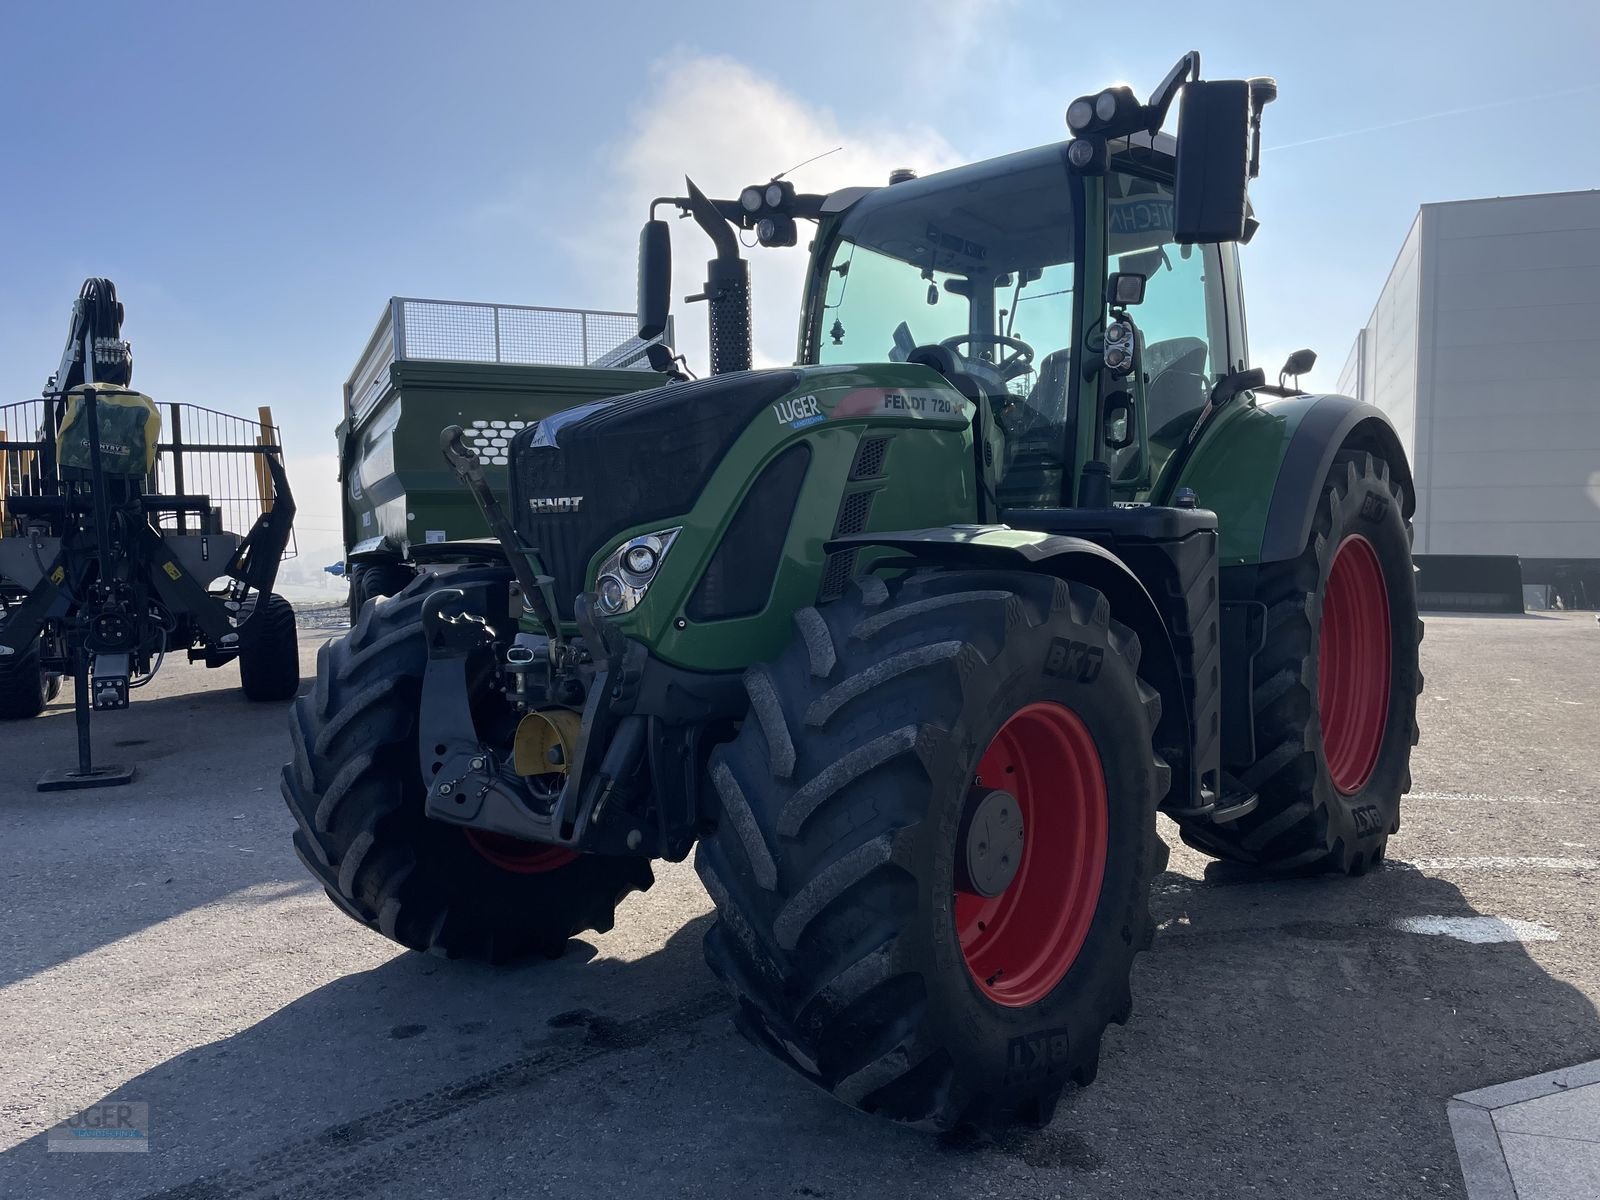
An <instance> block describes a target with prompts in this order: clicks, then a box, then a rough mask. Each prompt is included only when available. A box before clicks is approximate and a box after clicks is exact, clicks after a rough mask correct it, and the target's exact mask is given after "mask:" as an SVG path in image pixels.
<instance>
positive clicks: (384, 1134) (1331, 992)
mask: <svg viewBox="0 0 1600 1200" xmlns="http://www.w3.org/2000/svg"><path fill="white" fill-rule="evenodd" d="M648 902H650V898H635V899H634V901H630V904H629V906H624V909H622V912H621V914H619V920H621V922H626V920H627V917H629V907H632V906H634V904H648ZM1154 907H1155V915H1157V922H1158V923H1160V926H1162V931H1160V933H1158V936H1157V942H1155V947H1154V950H1152V952H1150V954H1147V955H1144V957H1142V958H1141V960H1139V965H1138V968H1136V978H1134V992H1136V997H1138V1005H1136V1013H1134V1018H1133V1021H1131V1022H1130V1024H1128V1026H1126V1027H1125V1029H1114V1030H1112V1032H1110V1035H1109V1037H1107V1042H1106V1051H1104V1058H1102V1066H1101V1078H1099V1082H1098V1083H1096V1085H1094V1086H1093V1088H1090V1090H1082V1091H1069V1094H1067V1096H1066V1099H1064V1102H1062V1107H1061V1110H1059V1112H1058V1117H1056V1120H1054V1123H1053V1125H1051V1126H1050V1128H1046V1130H1043V1131H1037V1133H1013V1134H1005V1136H1002V1138H998V1139H994V1138H987V1136H957V1138H944V1139H933V1138H928V1136H925V1134H917V1133H910V1131H904V1130H899V1128H893V1126H888V1125H883V1123H878V1122H875V1120H870V1118H864V1117H859V1115H856V1114H853V1112H850V1110H846V1109H845V1107H843V1106H840V1104H837V1102H834V1101H830V1099H829V1098H826V1096H822V1094H821V1093H816V1091H814V1090H811V1088H810V1086H806V1085H805V1083H802V1082H800V1080H797V1078H795V1077H794V1075H792V1074H790V1072H787V1070H784V1069H782V1067H781V1066H779V1064H776V1062H773V1061H770V1059H766V1056H765V1054H760V1053H758V1051H754V1050H752V1048H749V1046H746V1043H744V1042H742V1040H739V1038H738V1035H736V1034H733V1032H731V1029H730V1024H731V1022H730V1021H728V1014H730V1011H731V1006H730V1003H728V1000H726V998H725V995H723V992H722V990H720V987H718V986H717V984H715V981H714V979H712V978H710V974H709V973H707V971H706V968H704V965H702V962H701V954H699V942H701V936H702V933H704V930H706V926H707V923H709V920H710V918H709V917H699V918H696V920H693V922H690V925H686V926H685V928H683V930H680V931H678V933H675V934H674V936H670V938H669V939H667V941H666V942H664V944H662V946H659V949H654V950H651V952H650V954H646V955H643V957H640V958H635V960H630V962H622V960H616V958H603V960H598V962H590V958H592V955H594V947H592V946H589V944H586V942H581V941H579V942H574V944H573V947H571V952H570V954H568V957H566V958H563V960H560V962H554V963H533V965H528V966H522V968H486V966H478V965H472V963H448V962H442V960H437V958H429V957H424V955H416V954H402V955H398V957H395V958H392V960H389V962H386V963H384V965H381V966H378V968H373V970H370V971H363V973H357V974H350V976H346V978H342V979H338V981H334V982H331V984H328V986H325V987H320V989H317V990H315V992H310V994H307V995H304V997H302V998H299V1000H296V1002H293V1003H291V1005H288V1006H285V1008H283V1010H280V1011H278V1013H274V1014H272V1016H270V1018H267V1019H264V1021H261V1022H258V1024H256V1026H253V1027H250V1029H246V1030H243V1032H240V1034H237V1035H234V1037H229V1038H222V1040H219V1042H214V1043H211V1045H208V1046H203V1048H200V1050H195V1051H190V1053H186V1054H182V1056H179V1058H174V1059H171V1061H168V1062H163V1064H160V1066H157V1067H155V1069H152V1070H149V1072H146V1074H144V1075H141V1077H138V1078H134V1080H130V1082H128V1083H126V1085H125V1086H120V1088H117V1090H115V1091H114V1093H112V1096H114V1098H120V1099H134V1101H146V1102H149V1104H150V1112H152V1128H154V1130H155V1131H154V1133H152V1150H158V1152H152V1154H149V1155H138V1157H136V1160H128V1158H109V1157H107V1155H50V1157H48V1160H46V1157H45V1155H43V1146H42V1142H43V1138H42V1136H35V1138H34V1139H30V1141H29V1142H26V1144H22V1146H19V1147H18V1149H14V1150H13V1152H11V1154H10V1155H6V1157H8V1158H11V1165H13V1168H27V1170H30V1171H37V1173H38V1179H37V1182H38V1187H35V1189H34V1190H35V1192H37V1194H96V1195H146V1194H149V1192H152V1190H155V1189H173V1187H176V1186H181V1187H178V1190H176V1192H173V1195H174V1197H176V1195H182V1197H222V1195H232V1194H235V1192H250V1194H254V1187H256V1182H258V1181H272V1182H277V1184H280V1186H282V1187H283V1190H285V1192H290V1194H299V1192H301V1189H306V1187H312V1182H314V1181H318V1179H325V1178H330V1176H333V1178H338V1179H341V1181H342V1184H341V1194H349V1195H368V1194H373V1195H411V1194H413V1190H411V1189H416V1194H432V1192H429V1187H435V1189H437V1187H443V1189H445V1190H448V1192H451V1194H454V1195H462V1197H470V1195H490V1194H501V1192H502V1189H504V1184H506V1179H509V1178H517V1173H518V1171H522V1173H526V1171H544V1170H547V1157H549V1155H550V1154H554V1152H555V1150H552V1147H558V1146H566V1147H568V1150H566V1152H568V1154H576V1152H579V1147H582V1144H584V1139H592V1141H594V1144H595V1146H594V1149H592V1150H584V1154H586V1155H590V1157H587V1158H586V1174H584V1179H586V1181H587V1186H586V1187H584V1190H586V1192H587V1194H595V1195H602V1194H605V1195H621V1194H640V1195H643V1194H651V1192H654V1194H658V1195H659V1194H674V1192H675V1190H677V1189H682V1187H683V1186H686V1182H688V1181H691V1179H693V1181H704V1182H706V1189H704V1194H709V1195H730V1197H733V1195H739V1197H744V1195H768V1194H773V1195H850V1194H859V1192H862V1190H866V1192H872V1194H878V1195H891V1194H893V1195H902V1194H904V1195H926V1194H928V1189H934V1190H936V1192H938V1190H939V1189H944V1190H949V1189H950V1187H952V1186H955V1187H957V1190H960V1182H962V1181H963V1179H965V1181H966V1182H970V1184H973V1186H978V1182H979V1181H978V1178H976V1176H982V1178H986V1179H995V1178H997V1176H998V1178H1000V1181H1002V1182H1005V1181H1010V1182H1011V1184H1013V1186H1014V1187H1021V1189H1022V1190H1029V1187H1037V1186H1040V1184H1042V1179H1043V1176H1042V1173H1050V1171H1058V1173H1061V1174H1062V1178H1061V1179H1059V1181H1058V1184H1056V1186H1061V1184H1062V1182H1067V1184H1070V1182H1075V1184H1080V1186H1086V1187H1090V1189H1093V1194H1110V1195H1139V1197H1144V1195H1192V1190H1190V1189H1192V1184H1194V1181H1195V1179H1197V1178H1205V1179H1206V1181H1208V1184H1210V1186H1211V1187H1213V1189H1218V1190H1216V1194H1218V1195H1230V1194H1237V1192H1243V1190H1246V1189H1251V1187H1259V1184H1261V1181H1262V1179H1280V1181H1282V1182H1283V1186H1285V1189H1286V1190H1285V1192H1283V1194H1296V1195H1320V1194H1322V1192H1318V1190H1317V1187H1322V1186H1326V1187H1330V1189H1333V1190H1338V1189H1339V1187H1342V1189H1349V1187H1354V1186H1358V1184H1362V1181H1366V1186H1370V1187H1374V1189H1376V1190H1374V1192H1373V1194H1381V1195H1392V1194H1402V1192H1403V1194H1406V1195H1413V1194H1430V1192H1435V1190H1438V1192H1448V1190H1450V1189H1459V1174H1458V1173H1456V1160H1454V1149H1453V1142H1451V1139H1450V1131H1448V1125H1446V1122H1445V1101H1446V1099H1448V1096H1451V1094H1453V1093H1458V1091H1466V1090H1469V1088H1475V1086H1482V1085H1485V1083H1493V1082H1499V1080H1507V1078H1517V1077H1522V1075H1530V1074H1536V1072H1541V1070H1547V1069H1552V1067H1557V1066H1562V1064H1566V1062H1574V1061H1581V1059H1586V1058H1595V1056H1600V1019H1597V1013H1595V1010H1594V1006H1592V1005H1590V1003H1589V1000H1587V998H1586V997H1584V995H1582V994H1581V992H1578V989H1574V987H1571V986H1568V984H1565V982H1562V981H1558V979H1555V978H1552V976H1550V974H1547V973H1546V971H1544V968H1541V966H1539V965H1538V963H1536V962H1534V960H1533V958H1531V957H1530V955H1528V952H1526V949H1525V947H1523V946H1522V944H1518V942H1501V944H1469V942H1461V941H1456V939H1451V938H1426V936H1418V934H1411V933H1402V931H1400V930H1398V928H1397V926H1395V920H1397V918H1398V917H1403V915H1440V917H1475V915H1478V914H1477V912H1475V910H1474V909H1472V906H1470V904H1469V902H1467V901H1466V899H1464V896H1462V894H1461V891H1459V890H1458V888H1454V886H1453V885H1451V883H1448V882H1445V880H1440V878H1434V877H1427V875H1422V874H1421V872H1418V870H1414V869H1408V867H1389V869H1384V870H1379V872H1374V874H1371V875H1368V877H1366V878H1362V880H1344V878H1317V880H1267V878H1262V877H1259V875H1256V874H1253V872H1248V870H1238V869H1232V867H1226V866H1219V864H1213V866H1211V869H1210V870H1206V874H1205V877H1203V878H1202V880H1194V878H1189V877H1182V875H1176V874H1166V875H1162V877H1160V878H1158V880H1157V886H1155V896H1154ZM1224 1118H1226V1136H1221V1138H1219V1136H1218V1134H1219V1130H1218V1125H1219V1123H1222V1122H1224ZM709 1130H715V1131H717V1136H715V1138H709V1136H706V1133H707V1131H709ZM1152 1146H1173V1147H1174V1149H1173V1152H1171V1154H1165V1155H1163V1154H1160V1152H1152ZM685 1147H686V1154H685V1157H683V1158H678V1155H680V1152H685ZM674 1162H677V1173H674V1170H672V1168H670V1163H674ZM662 1163H667V1166H662ZM1118 1163H1123V1165H1125V1163H1139V1171H1138V1174H1136V1176H1134V1178H1133V1179H1131V1181H1130V1186H1128V1189H1126V1190H1123V1189H1122V1187H1120V1186H1114V1184H1115V1179H1117V1178H1118ZM1352 1163H1354V1165H1352ZM664 1171H666V1173H664ZM1066 1176H1074V1179H1072V1181H1067V1179H1066ZM523 1178H528V1176H526V1174H523ZM712 1181H723V1182H717V1184H712ZM1398 1181H1411V1184H1416V1187H1414V1189H1413V1187H1398ZM19 1182H21V1179H19ZM318 1186H320V1184H318ZM1397 1187H1398V1190H1395V1189H1397ZM1235 1189H1237V1190H1235ZM1386 1189H1389V1190H1386ZM272 1190H274V1194H277V1190H278V1189H277V1187H274V1189H272ZM1269 1190H1270V1189H1269ZM1330 1194H1331V1192H1330Z"/></svg>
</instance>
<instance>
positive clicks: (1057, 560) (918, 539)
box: [826, 525, 1201, 808]
mask: <svg viewBox="0 0 1600 1200" xmlns="http://www.w3.org/2000/svg"><path fill="white" fill-rule="evenodd" d="M851 546H857V547H869V546H871V547H881V548H884V549H888V550H893V551H895V552H897V553H898V554H901V555H904V556H906V558H909V559H914V560H916V561H917V562H918V563H926V564H928V565H930V566H944V567H964V568H969V569H970V568H986V569H990V570H1010V571H1034V572H1044V573H1046V574H1050V575H1054V576H1056V577H1057V578H1059V579H1068V580H1073V581H1076V582H1080V583H1087V584H1088V585H1089V586H1091V587H1093V588H1095V589H1097V590H1098V591H1100V592H1101V593H1102V594H1103V595H1104V596H1105V597H1106V599H1107V600H1108V601H1109V602H1110V604H1111V611H1112V613H1113V614H1114V615H1115V617H1116V619H1117V620H1118V621H1120V622H1122V624H1124V625H1126V626H1128V627H1129V628H1131V629H1132V630H1133V631H1134V632H1135V633H1136V634H1138V635H1139V646H1140V651H1141V655H1140V659H1139V674H1140V675H1141V676H1142V677H1143V678H1144V679H1145V681H1146V682H1147V683H1149V684H1150V685H1151V686H1152V687H1154V688H1155V689H1156V690H1157V691H1158V692H1159V693H1160V694H1161V721H1160V723H1159V724H1158V725H1157V727H1156V741H1157V744H1158V745H1159V746H1160V747H1161V753H1162V755H1163V756H1164V757H1165V758H1166V759H1167V765H1168V766H1169V767H1170V768H1171V770H1172V782H1171V786H1170V789H1169V790H1168V793H1167V795H1166V797H1164V798H1163V800H1162V806H1163V807H1165V808H1188V807H1192V806H1195V805H1198V804H1199V803H1201V799H1200V782H1201V780H1200V773H1201V764H1199V763H1198V762H1197V761H1196V759H1195V756H1194V754H1193V753H1192V747H1193V746H1194V744H1195V739H1194V735H1193V732H1192V730H1191V722H1190V714H1189V700H1188V694H1187V692H1186V691H1185V689H1184V684H1183V672H1182V669H1181V667H1180V665H1179V660H1178V653H1177V650H1176V649H1175V648H1174V646H1173V644H1172V638H1171V636H1170V635H1169V634H1168V631H1167V624H1166V621H1165V620H1163V619H1162V616H1161V610H1160V609H1159V608H1158V607H1157V605H1156V602H1155V601H1154V600H1153V599H1152V598H1151V596H1150V593H1149V591H1148V590H1147V589H1146V588H1145V585H1144V584H1143V583H1142V582H1141V581H1140V580H1139V577H1138V576H1137V575H1135V574H1134V573H1133V572H1132V570H1130V569H1129V567H1128V565H1127V564H1126V563H1124V562H1123V561H1122V559H1120V558H1118V557H1117V555H1115V554H1113V553H1112V552H1111V551H1110V550H1107V549H1106V548H1105V547H1104V546H1100V545H1097V544H1096V543H1094V542H1091V541H1088V540H1087V539H1085V538H1080V537H1072V536H1069V535H1067V534H1059V533H1042V532H1038V531H1035V530H1029V529H1012V528H1011V527H1010V526H1007V525H943V526H935V527H933V528H931V529H905V530H895V531H892V532H883V533H860V534H855V535H853V536H850V537H842V538H835V539H834V540H833V541H830V542H829V543H828V544H827V546H826V550H827V552H828V553H830V554H831V553H833V552H834V551H835V550H842V549H847V548H849V547H851ZM876 565H878V566H880V567H883V568H890V567H902V566H905V565H907V564H906V563H905V561H904V560H901V559H886V560H882V561H880V562H879V563H878V564H876Z"/></svg>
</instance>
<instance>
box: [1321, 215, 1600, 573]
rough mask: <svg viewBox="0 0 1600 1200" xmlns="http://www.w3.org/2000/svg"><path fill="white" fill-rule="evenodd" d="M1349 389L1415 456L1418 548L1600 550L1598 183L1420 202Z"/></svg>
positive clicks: (1532, 553) (1594, 554) (1351, 368)
mask: <svg viewBox="0 0 1600 1200" xmlns="http://www.w3.org/2000/svg"><path fill="white" fill-rule="evenodd" d="M1340 390H1341V391H1345V392H1347V393H1349V394H1352V395H1357V396H1359V397H1360V398H1361V399H1364V400H1366V401H1368V402H1369V403H1372V404H1375V405H1377V406H1378V407H1379V408H1381V409H1383V410H1384V411H1385V412H1386V413H1387V414H1388V415H1389V417H1390V419H1391V420H1393V421H1394V422H1395V425H1396V427H1397V428H1398V429H1399V431H1400V434H1401V437H1402V439H1403V441H1404V442H1405V444H1406V445H1407V447H1408V449H1409V450H1410V452H1411V457H1412V465H1413V469H1414V470H1415V472H1416V477H1417V487H1418V493H1419V494H1418V519H1417V527H1416V528H1417V537H1416V549H1417V551H1418V552H1419V553H1427V554H1516V555H1519V556H1521V557H1523V558H1535V559H1600V192H1577V193H1564V194H1556V195H1543V196H1517V197H1510V198H1506V199H1496V200H1474V201H1462V202H1459V203H1451V204H1430V205H1425V206H1424V207H1423V208H1422V210H1421V212H1420V213H1419V214H1418V217H1417V220H1416V221H1415V222H1414V223H1413V225H1412V227H1411V231H1410V233H1409V234H1408V235H1407V237H1406V241H1405V245H1404V246H1403V247H1402V249H1401V252H1400V256H1399V258H1398V259H1397V261H1396V263H1395V267H1394V270H1393V271H1392V272H1391V273H1390V276H1389V279H1388V282H1387V283H1385V285H1384V288H1383V291H1382V293H1381V294H1380V297H1379V300H1378V304H1377V307H1376V308H1375V309H1374V312H1373V316H1372V319H1371V321H1370V322H1369V323H1368V325H1367V327H1366V329H1365V330H1363V331H1362V333H1361V335H1360V336H1358V338H1357V342H1356V345H1355V347H1354V348H1353V349H1352V351H1351V356H1350V360H1349V361H1347V363H1346V366H1345V371H1344V372H1343V373H1342V374H1341V376H1340Z"/></svg>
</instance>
